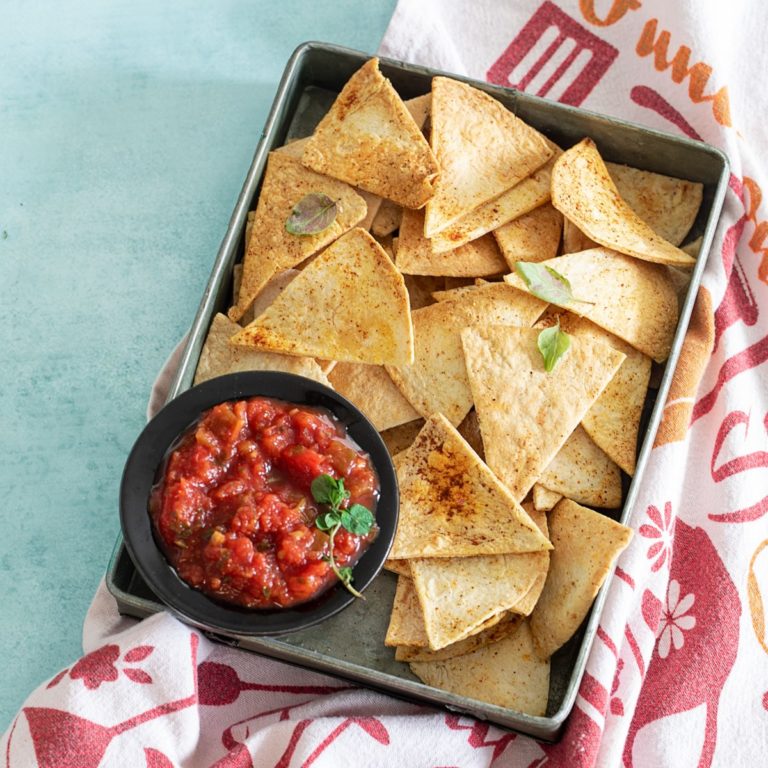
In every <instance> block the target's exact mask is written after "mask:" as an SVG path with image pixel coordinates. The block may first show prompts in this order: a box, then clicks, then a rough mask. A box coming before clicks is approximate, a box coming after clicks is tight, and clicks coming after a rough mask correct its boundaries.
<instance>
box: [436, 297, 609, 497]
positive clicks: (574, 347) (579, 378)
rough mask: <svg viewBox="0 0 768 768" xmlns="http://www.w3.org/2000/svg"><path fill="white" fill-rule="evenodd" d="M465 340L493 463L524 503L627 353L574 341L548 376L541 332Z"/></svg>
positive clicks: (468, 334) (503, 330)
mask: <svg viewBox="0 0 768 768" xmlns="http://www.w3.org/2000/svg"><path fill="white" fill-rule="evenodd" d="M436 306H441V305H440V304H438V305H436ZM461 336H462V342H463V344H464V354H465V357H466V365H467V374H468V376H469V382H470V385H471V388H472V395H473V399H474V402H475V408H476V410H477V415H478V417H479V418H480V431H481V432H482V435H483V445H484V446H485V458H486V461H487V462H488V466H489V467H490V468H491V469H492V470H493V472H494V473H495V474H496V475H497V477H498V478H499V479H500V480H501V481H502V482H503V483H504V484H505V485H506V486H507V487H508V488H509V490H510V491H511V493H512V496H514V498H516V499H522V498H524V497H525V495H526V494H527V493H528V491H529V490H530V489H531V487H532V486H533V484H534V483H535V482H536V480H537V479H538V477H539V476H540V475H541V473H542V471H543V470H544V468H545V467H546V466H547V465H548V464H549V463H550V462H551V461H552V459H553V458H554V457H555V455H556V454H557V452H558V451H559V450H560V448H561V447H562V445H563V443H565V441H566V439H567V438H568V436H569V435H570V434H571V432H573V430H574V429H576V426H577V425H578V424H579V422H580V421H581V419H582V417H583V416H584V414H585V413H586V412H587V411H588V410H589V408H590V406H591V405H592V403H594V401H595V400H596V399H597V397H598V395H599V394H600V393H601V392H602V391H603V389H604V388H605V386H606V385H607V384H608V382H609V381H610V380H611V378H612V377H613V375H614V374H615V373H616V370H617V369H618V367H619V366H620V365H621V363H622V361H623V360H624V355H623V354H621V353H620V352H617V351H616V350H614V349H611V348H610V347H609V346H607V345H605V344H601V343H600V342H597V341H593V340H592V339H585V338H584V339H582V338H579V337H573V338H572V339H571V346H570V348H569V349H568V351H567V352H566V354H564V355H563V356H562V357H561V358H560V360H559V361H558V363H557V365H556V366H555V368H554V370H552V371H551V372H550V373H547V372H546V371H545V370H544V363H543V360H542V355H541V352H540V351H539V348H538V346H537V339H538V336H539V331H538V330H537V329H530V328H512V327H500V326H496V327H485V328H467V329H465V330H464V331H463V332H462V334H461Z"/></svg>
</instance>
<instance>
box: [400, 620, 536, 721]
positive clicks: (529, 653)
mask: <svg viewBox="0 0 768 768" xmlns="http://www.w3.org/2000/svg"><path fill="white" fill-rule="evenodd" d="M410 667H411V671H412V672H413V674H414V675H416V676H417V677H418V678H419V679H420V680H422V682H424V683H426V684H427V685H431V686H432V687H433V688H440V689H442V690H445V691H450V692H451V693H456V694H458V695H460V696H466V697H468V698H471V699H476V700H482V701H483V702H484V703H487V704H493V705H496V706H499V707H504V708H505V709H514V710H517V711H518V712H524V713H526V714H528V715H535V716H543V715H544V714H545V713H546V711H547V700H548V697H549V661H548V660H546V661H544V660H542V659H539V658H538V657H537V656H536V654H535V653H534V649H533V641H532V638H531V630H530V628H529V626H528V622H527V621H524V622H523V623H522V624H521V625H520V627H519V628H518V630H517V631H516V632H515V633H514V634H513V635H511V636H510V637H507V638H505V639H504V640H501V641H500V642H498V643H493V644H492V645H487V646H484V647H482V648H478V649H477V650H476V651H473V652H472V653H468V654H466V655H464V656H459V657H457V658H454V659H447V660H445V661H414V662H411V664H410Z"/></svg>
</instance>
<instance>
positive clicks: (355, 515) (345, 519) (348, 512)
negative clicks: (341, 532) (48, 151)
mask: <svg viewBox="0 0 768 768" xmlns="http://www.w3.org/2000/svg"><path fill="white" fill-rule="evenodd" d="M341 524H342V526H343V527H344V528H346V529H347V530H348V531H349V532H350V533H354V534H357V535H358V536H365V535H366V534H367V533H368V531H370V530H371V526H372V525H373V515H372V514H371V510H370V509H368V508H367V507H364V506H363V505H362V504H353V505H352V506H351V507H350V508H349V509H345V510H344V511H343V512H342V513H341Z"/></svg>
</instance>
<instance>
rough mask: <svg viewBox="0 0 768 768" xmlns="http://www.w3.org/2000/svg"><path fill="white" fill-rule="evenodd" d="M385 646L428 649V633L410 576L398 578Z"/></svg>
mask: <svg viewBox="0 0 768 768" xmlns="http://www.w3.org/2000/svg"><path fill="white" fill-rule="evenodd" d="M384 645H389V646H396V645H408V646H412V647H414V648H426V647H427V632H426V630H425V629H424V618H423V617H422V615H421V606H420V605H419V598H418V597H417V595H416V590H415V589H414V588H413V582H412V581H411V579H410V578H408V576H398V577H397V589H396V590H395V599H394V602H393V603H392V613H391V615H390V617H389V626H388V627H387V635H386V637H385V638H384Z"/></svg>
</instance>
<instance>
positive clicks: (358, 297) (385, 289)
mask: <svg viewBox="0 0 768 768" xmlns="http://www.w3.org/2000/svg"><path fill="white" fill-rule="evenodd" d="M232 343H234V344H238V345H241V346H251V347H255V348H257V349H263V350H266V351H273V352H283V353H285V354H291V355H307V356H310V355H311V356H312V357H322V358H327V359H332V360H343V361H347V362H360V363H373V364H378V365H380V364H382V363H385V362H386V363H391V364H393V365H404V364H407V363H409V362H410V361H411V360H413V329H412V326H411V313H410V307H409V305H408V292H407V291H406V289H405V283H404V282H403V278H402V276H401V275H400V273H399V272H398V271H397V270H396V269H395V265H394V264H393V263H392V261H391V260H390V259H389V257H388V256H387V254H386V253H384V251H383V250H382V249H381V246H380V245H379V244H378V243H377V242H376V241H375V240H374V239H373V238H372V237H371V236H370V235H369V234H368V233H367V232H366V231H365V230H363V229H359V228H357V229H354V230H352V231H351V232H349V233H347V234H346V235H344V237H342V238H340V239H339V240H337V241H336V242H335V243H334V244H333V245H332V246H330V247H329V248H327V249H326V250H325V251H324V252H323V253H322V254H320V256H318V257H317V258H316V259H315V260H314V261H313V262H312V263H311V264H309V265H308V266H307V267H305V268H304V270H303V271H302V272H301V274H300V275H298V277H296V278H294V280H293V281H292V282H291V284H290V285H289V286H288V287H287V288H286V289H285V290H284V291H283V292H282V293H281V294H280V296H279V297H278V298H277V299H276V300H275V301H274V303H273V304H271V305H270V306H269V308H268V309H267V310H266V312H264V313H263V314H262V315H260V316H259V317H257V318H256V320H254V321H253V322H252V323H251V324H250V325H249V326H248V327H247V328H244V329H243V330H242V331H241V332H240V333H238V334H237V335H236V336H234V337H233V339H232Z"/></svg>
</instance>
